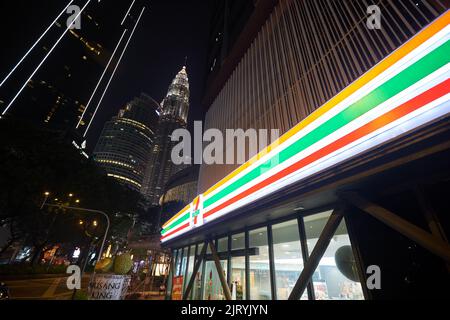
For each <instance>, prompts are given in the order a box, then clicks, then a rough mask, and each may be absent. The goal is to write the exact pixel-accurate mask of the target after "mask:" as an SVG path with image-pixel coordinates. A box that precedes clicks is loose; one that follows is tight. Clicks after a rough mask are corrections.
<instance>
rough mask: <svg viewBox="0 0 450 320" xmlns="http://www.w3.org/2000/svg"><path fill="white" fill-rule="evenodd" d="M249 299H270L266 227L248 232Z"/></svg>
mask: <svg viewBox="0 0 450 320" xmlns="http://www.w3.org/2000/svg"><path fill="white" fill-rule="evenodd" d="M249 259H250V277H249V281H250V299H251V300H270V299H271V298H272V293H271V287H270V264H269V245H268V238H267V228H261V229H256V230H253V231H250V232H249Z"/></svg>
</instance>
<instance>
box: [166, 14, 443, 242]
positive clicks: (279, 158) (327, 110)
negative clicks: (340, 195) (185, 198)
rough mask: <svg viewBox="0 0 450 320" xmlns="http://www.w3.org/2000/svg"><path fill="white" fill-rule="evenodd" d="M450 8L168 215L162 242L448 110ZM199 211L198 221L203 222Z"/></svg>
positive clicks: (427, 121) (387, 139)
mask: <svg viewBox="0 0 450 320" xmlns="http://www.w3.org/2000/svg"><path fill="white" fill-rule="evenodd" d="M449 23H450V13H449V12H447V13H446V14H444V15H443V16H442V17H441V18H439V19H438V20H437V21H435V22H434V23H433V24H431V25H430V26H428V27H427V28H426V29H424V30H423V31H422V32H420V33H419V34H418V35H416V36H415V37H414V38H413V39H411V40H410V41H409V42H407V43H406V44H404V45H403V46H402V47H400V48H399V49H398V50H396V51H395V52H393V53H392V54H391V55H390V56H388V57H387V58H386V59H384V60H383V61H381V62H380V63H379V64H377V65H376V66H375V67H373V68H372V69H371V70H370V71H368V72H367V73H366V74H364V75H363V76H362V77H361V78H359V79H358V80H356V81H355V82H354V83H352V84H351V85H350V86H348V87H347V88H346V89H344V90H343V91H342V92H340V93H339V94H338V95H337V96H335V97H334V98H333V99H331V100H330V101H329V102H327V103H326V104H325V105H323V106H322V107H320V108H319V109H318V110H317V111H316V112H314V113H313V114H311V115H310V116H309V117H308V118H306V119H305V120H304V121H302V122H300V123H299V124H298V125H297V126H295V127H294V128H292V129H291V130H290V131H288V132H287V133H286V134H285V135H283V136H282V137H281V138H280V139H279V141H277V142H275V143H274V144H272V145H271V146H269V147H268V148H267V149H266V150H264V151H262V152H261V153H260V154H258V155H257V156H255V157H254V158H253V159H251V160H250V161H248V162H247V163H245V164H244V165H243V166H241V167H240V168H238V169H237V170H235V171H234V172H232V173H231V174H230V175H228V176H227V177H225V178H224V179H223V180H222V181H220V182H219V183H217V184H216V185H214V186H213V187H212V188H211V189H209V190H208V191H207V192H205V193H204V194H202V195H200V196H199V197H198V198H197V199H196V200H195V201H197V202H195V201H194V202H193V204H191V205H189V206H187V207H186V208H185V209H183V210H182V211H181V212H180V213H178V214H177V215H176V216H174V217H173V218H172V219H171V220H169V221H168V222H167V223H166V224H165V225H164V226H163V231H162V238H161V240H162V241H163V242H165V241H168V240H170V239H173V238H175V237H178V236H180V235H181V234H184V233H186V232H189V231H190V230H192V229H193V228H195V227H196V226H199V225H203V224H207V223H208V222H211V221H212V220H215V219H217V218H219V217H221V216H224V215H226V214H228V213H230V212H232V211H234V210H236V209H238V208H241V207H243V206H245V205H247V204H249V203H252V202H254V201H257V200H258V199H261V198H263V197H265V196H267V195H269V194H271V193H274V192H275V191H277V190H280V189H281V188H283V187H286V186H288V185H291V184H293V183H295V182H298V181H301V180H303V179H305V178H308V177H310V176H311V175H314V174H316V173H318V172H320V171H322V170H324V169H326V168H329V167H331V166H333V165H336V164H338V163H342V162H343V161H345V160H348V159H349V158H351V157H353V156H355V155H358V154H361V153H363V152H365V151H367V150H369V149H371V148H373V147H375V146H378V145H381V144H383V143H385V142H387V141H389V140H391V139H392V138H395V137H397V136H399V135H403V134H404V133H406V132H408V131H411V130H413V129H415V128H417V127H419V126H422V125H424V124H427V123H430V122H431V121H433V120H436V119H438V118H440V117H442V116H445V115H447V114H449V113H450V102H449V100H450V95H449V93H450V80H449V75H450V41H449V40H450V25H449ZM199 219H201V223H198V221H199Z"/></svg>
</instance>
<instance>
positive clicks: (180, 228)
mask: <svg viewBox="0 0 450 320" xmlns="http://www.w3.org/2000/svg"><path fill="white" fill-rule="evenodd" d="M188 226H189V223H187V224H183V225H182V226H181V227H178V228H177V229H175V230H173V231H170V232H169V233H166V234H165V235H163V236H162V237H161V240H163V239H165V238H167V237H170V236H171V235H173V234H175V233H177V232H180V231H181V230H183V229H185V228H187V227H188Z"/></svg>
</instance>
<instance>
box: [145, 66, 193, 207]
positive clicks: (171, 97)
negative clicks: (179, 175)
mask: <svg viewBox="0 0 450 320" xmlns="http://www.w3.org/2000/svg"><path fill="white" fill-rule="evenodd" d="M188 113H189V78H188V75H187V72H186V67H183V68H182V69H181V71H180V72H179V73H178V74H177V75H176V77H175V79H174V80H173V81H172V84H171V85H170V87H169V90H168V92H167V95H166V97H165V98H164V100H163V102H162V103H161V113H160V118H159V123H158V127H157V130H156V134H155V140H154V143H153V146H152V152H151V157H150V161H149V165H148V167H147V170H146V173H145V178H144V182H143V184H142V189H141V193H143V194H144V195H145V196H146V197H147V199H148V200H149V201H150V202H151V204H153V205H157V204H159V201H160V197H161V195H162V194H163V192H164V186H165V185H166V183H167V182H168V180H169V178H170V177H171V176H172V175H173V174H174V173H176V172H178V171H179V170H180V169H182V168H178V167H176V166H175V165H174V164H173V163H172V160H171V151H172V148H173V147H174V145H175V142H172V141H171V135H172V132H173V131H174V130H176V129H180V128H186V126H187V117H188Z"/></svg>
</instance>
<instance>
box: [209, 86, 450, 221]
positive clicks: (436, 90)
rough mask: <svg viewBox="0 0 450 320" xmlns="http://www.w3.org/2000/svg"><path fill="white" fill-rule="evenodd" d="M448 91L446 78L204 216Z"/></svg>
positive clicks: (449, 88) (449, 89)
mask: <svg viewBox="0 0 450 320" xmlns="http://www.w3.org/2000/svg"><path fill="white" fill-rule="evenodd" d="M449 92H450V79H447V80H446V81H444V82H443V83H441V84H439V85H437V86H435V87H433V88H432V89H430V90H428V91H426V92H424V93H422V94H421V95H419V96H417V97H415V98H414V99H412V100H410V101H408V102H406V103H404V104H402V105H400V106H398V107H397V108H395V109H394V110H392V111H390V112H388V113H386V114H384V115H382V116H380V117H379V118H377V119H375V120H373V121H371V122H369V123H367V124H366V125H364V126H363V127H361V128H359V129H357V130H355V131H353V132H351V133H349V134H347V135H345V136H343V137H342V138H340V139H338V140H336V141H335V142H333V143H331V144H329V145H328V146H326V147H324V148H322V149H320V150H318V151H316V152H315V153H313V154H311V155H309V156H308V157H306V158H303V159H301V160H299V161H298V162H296V163H294V164H293V165H291V166H289V167H287V168H285V169H284V170H282V171H280V172H278V173H276V174H275V175H273V176H272V177H269V178H267V179H266V180H264V181H261V182H260V183H258V184H256V185H254V186H253V187H251V188H249V189H247V190H245V191H244V192H242V193H240V194H238V195H237V196H235V197H233V198H231V199H230V200H228V201H225V202H224V203H222V204H221V205H219V206H217V207H215V208H214V209H212V210H210V211H208V212H206V213H205V214H204V217H205V218H206V217H209V216H211V215H213V214H214V213H216V212H218V211H220V210H222V209H224V208H226V207H228V206H229V205H231V204H233V203H235V202H237V201H239V200H242V199H243V198H245V197H247V196H249V195H251V194H253V193H255V192H256V191H259V190H261V189H263V188H264V187H266V186H268V185H270V184H272V183H274V182H276V181H278V180H280V179H282V178H284V177H286V176H288V175H289V174H291V173H294V172H296V171H298V170H300V169H302V168H303V167H305V166H307V165H309V164H311V163H313V162H314V161H317V160H319V159H321V158H323V157H325V156H327V155H328V154H330V153H332V152H335V151H337V150H339V149H341V148H343V147H345V146H346V145H348V144H350V143H352V142H354V141H357V140H358V139H360V138H362V137H364V136H366V135H368V134H370V133H372V132H374V131H376V130H378V129H380V128H382V127H384V126H386V125H388V124H389V123H392V122H394V121H395V120H398V119H400V118H402V117H404V116H406V115H407V114H409V113H411V112H413V111H415V110H417V109H420V108H421V107H423V106H425V105H427V104H429V103H431V102H433V101H434V100H436V99H438V98H440V97H442V96H444V95H446V94H448V93H449Z"/></svg>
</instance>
